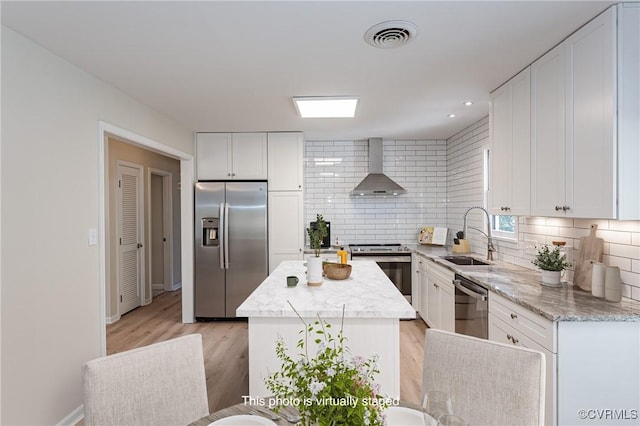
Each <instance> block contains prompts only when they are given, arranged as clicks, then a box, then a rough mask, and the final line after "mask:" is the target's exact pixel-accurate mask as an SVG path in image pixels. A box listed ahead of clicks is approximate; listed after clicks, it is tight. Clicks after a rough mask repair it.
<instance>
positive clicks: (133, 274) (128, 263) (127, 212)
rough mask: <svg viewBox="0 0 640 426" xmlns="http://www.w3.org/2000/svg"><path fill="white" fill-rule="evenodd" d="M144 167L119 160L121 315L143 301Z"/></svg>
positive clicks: (119, 287)
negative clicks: (142, 182) (142, 218)
mask: <svg viewBox="0 0 640 426" xmlns="http://www.w3.org/2000/svg"><path fill="white" fill-rule="evenodd" d="M141 180H142V167H141V166H136V165H125V164H123V163H118V235H119V237H118V238H119V241H118V289H119V291H120V315H123V314H125V313H127V312H129V311H130V310H132V309H134V308H137V307H138V306H140V305H141V304H142V303H141V301H142V292H141V287H142V285H141V284H142V275H143V268H142V259H143V258H144V256H143V252H142V248H143V245H142V241H143V235H142V232H143V227H142V220H141V217H140V216H141V212H142V191H141V188H142V184H141Z"/></svg>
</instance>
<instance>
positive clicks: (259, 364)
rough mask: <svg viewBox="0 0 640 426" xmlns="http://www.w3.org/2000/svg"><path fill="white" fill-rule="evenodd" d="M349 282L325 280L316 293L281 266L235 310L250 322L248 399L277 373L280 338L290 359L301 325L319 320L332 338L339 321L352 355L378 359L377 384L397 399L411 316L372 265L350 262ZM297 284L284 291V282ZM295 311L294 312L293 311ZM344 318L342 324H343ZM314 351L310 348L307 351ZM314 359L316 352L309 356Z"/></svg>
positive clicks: (298, 264)
mask: <svg viewBox="0 0 640 426" xmlns="http://www.w3.org/2000/svg"><path fill="white" fill-rule="evenodd" d="M352 268H353V269H352V272H351V276H350V277H349V278H347V279H346V280H342V281H334V280H330V279H327V278H324V281H323V285H322V286H320V287H309V286H308V285H307V283H306V279H305V278H306V276H305V269H306V266H305V265H304V263H303V262H302V261H284V262H282V263H281V264H280V265H279V266H278V267H277V268H276V269H275V270H274V271H273V272H272V273H271V275H269V276H268V277H267V278H266V279H265V280H264V281H263V282H262V284H260V286H259V287H258V288H257V289H256V290H255V291H254V292H253V293H252V294H251V295H250V296H249V297H248V298H247V299H246V300H245V301H244V302H243V303H242V304H241V305H240V307H238V309H237V311H236V315H237V316H239V317H247V318H248V320H249V394H250V395H251V396H253V397H260V396H267V395H269V394H270V393H269V391H268V390H267V388H266V386H265V383H264V379H265V377H266V376H267V375H268V374H271V373H273V372H275V371H278V370H279V369H280V364H281V363H280V360H278V358H277V357H276V353H275V345H276V341H277V339H278V338H279V337H282V338H283V339H284V341H285V343H286V345H287V348H288V353H289V354H290V355H293V354H297V353H299V352H300V350H299V349H298V348H296V344H297V342H298V340H300V338H301V337H303V335H301V334H300V333H299V332H300V331H301V330H303V328H304V327H303V323H302V320H301V319H300V318H299V317H298V314H299V315H300V316H301V317H302V318H303V319H304V321H306V322H313V321H315V320H317V319H318V316H319V317H320V318H321V319H322V320H325V321H327V322H329V323H330V324H332V328H331V330H332V331H331V334H332V335H333V336H334V337H336V335H337V333H338V331H339V330H340V325H341V323H342V322H343V321H344V335H345V336H346V337H347V339H348V340H347V342H346V345H347V346H348V347H349V348H350V350H351V354H352V355H361V356H363V357H365V358H369V357H371V356H372V355H374V354H377V355H378V356H379V360H378V366H379V369H380V374H379V375H378V376H377V377H376V381H377V382H378V383H379V384H380V385H381V389H382V392H383V393H386V394H388V395H389V396H392V397H400V323H399V320H400V319H414V318H415V316H416V311H415V310H414V309H413V308H412V307H411V305H410V304H409V303H408V302H407V301H406V299H405V298H404V297H403V296H402V294H401V293H400V292H399V291H398V289H397V288H396V286H395V285H394V284H393V283H392V282H391V281H390V280H389V278H388V277H387V276H386V275H385V273H384V272H383V271H382V270H381V269H380V268H379V267H378V265H377V264H376V263H375V262H370V261H359V262H353V264H352ZM290 275H294V276H297V277H298V278H299V283H298V285H297V286H295V287H287V284H286V277H287V276H290ZM292 306H293V307H295V310H296V311H297V312H298V313H297V314H296V312H295V311H294V310H293V309H292ZM343 312H344V319H343ZM312 346H313V345H312ZM309 353H310V355H313V354H315V348H313V347H312V348H311V349H310V350H309Z"/></svg>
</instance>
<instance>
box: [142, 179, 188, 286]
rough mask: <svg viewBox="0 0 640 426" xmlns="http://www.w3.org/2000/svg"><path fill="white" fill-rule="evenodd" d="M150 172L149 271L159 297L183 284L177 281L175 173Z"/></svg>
mask: <svg viewBox="0 0 640 426" xmlns="http://www.w3.org/2000/svg"><path fill="white" fill-rule="evenodd" d="M148 172H149V179H148V182H149V192H148V194H149V200H148V202H147V205H148V206H149V209H148V212H147V213H148V214H147V220H148V222H149V225H148V228H149V230H150V233H151V235H150V246H149V270H150V271H151V291H152V297H155V296H156V295H158V294H160V293H162V292H163V291H174V290H177V289H178V288H180V285H179V284H178V283H176V282H175V280H174V279H173V276H174V274H173V270H174V263H173V257H174V256H173V247H174V245H173V234H174V233H173V198H174V196H173V173H171V172H168V171H166V170H160V169H156V168H153V167H150V168H149V170H148Z"/></svg>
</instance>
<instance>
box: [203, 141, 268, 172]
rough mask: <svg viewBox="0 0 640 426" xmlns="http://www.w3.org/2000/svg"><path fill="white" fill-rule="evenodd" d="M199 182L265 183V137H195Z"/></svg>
mask: <svg viewBox="0 0 640 426" xmlns="http://www.w3.org/2000/svg"><path fill="white" fill-rule="evenodd" d="M196 162H197V174H198V180H233V179H237V180H263V179H267V134H266V133H198V134H197V135H196Z"/></svg>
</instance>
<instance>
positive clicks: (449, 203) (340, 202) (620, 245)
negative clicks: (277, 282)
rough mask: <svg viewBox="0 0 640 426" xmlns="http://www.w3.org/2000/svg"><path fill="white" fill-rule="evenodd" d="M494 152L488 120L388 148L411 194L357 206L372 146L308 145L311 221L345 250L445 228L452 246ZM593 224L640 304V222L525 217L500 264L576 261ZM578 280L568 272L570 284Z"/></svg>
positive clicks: (477, 247)
mask: <svg viewBox="0 0 640 426" xmlns="http://www.w3.org/2000/svg"><path fill="white" fill-rule="evenodd" d="M488 146H489V118H488V117H485V118H483V119H482V120H480V121H478V122H476V123H473V124H472V125H470V126H468V127H467V128H466V129H464V130H462V131H460V132H459V133H457V134H455V135H454V136H452V137H451V138H449V139H448V140H446V141H445V140H397V141H391V140H390V141H387V140H385V141H384V142H383V150H384V165H383V169H384V172H385V174H387V175H388V176H389V177H390V178H392V179H393V180H395V181H396V182H398V183H399V184H400V185H402V186H404V187H405V189H407V191H408V193H407V194H405V195H402V196H399V197H386V198H379V197H363V198H354V197H351V196H350V195H349V193H350V191H351V190H352V189H353V188H354V187H355V186H356V185H357V184H358V183H360V181H362V179H363V178H364V177H365V176H366V174H367V171H368V144H367V141H366V140H362V141H346V140H340V141H306V142H305V160H304V165H305V167H304V178H305V187H306V188H305V194H304V207H305V220H306V222H310V221H312V220H314V219H315V214H316V213H320V214H323V215H324V216H325V218H326V219H327V220H329V221H331V228H332V230H331V232H332V240H333V241H335V239H336V237H338V238H339V239H340V243H341V244H348V243H366V242H372V241H373V242H379V243H415V242H416V239H417V235H418V229H419V228H420V226H425V225H433V226H447V227H448V228H449V243H451V242H452V239H453V237H454V235H455V233H456V231H459V230H462V222H463V220H462V219H463V215H464V213H465V212H466V211H467V209H468V208H469V207H471V206H480V205H483V172H484V170H483V167H484V162H483V150H484V149H486V148H487V147H488ZM476 213H477V214H476ZM483 222H484V219H483V215H482V214H481V213H480V212H479V211H478V212H476V211H473V212H472V213H470V214H469V217H468V225H469V226H474V227H478V228H482V227H483ZM592 224H597V225H598V233H597V234H596V235H597V236H598V237H601V238H603V239H604V240H605V244H604V259H603V260H604V263H605V264H608V265H611V266H618V267H619V268H620V269H621V276H622V280H623V282H624V285H623V295H625V297H631V298H633V299H636V300H640V221H615V220H603V219H570V218H545V217H520V218H518V226H519V237H518V239H519V241H518V242H517V243H514V242H507V241H504V240H497V241H496V246H497V248H498V252H497V254H496V258H498V259H500V260H503V261H506V262H510V263H514V264H516V265H519V266H522V267H525V268H530V269H533V268H534V266H533V265H532V264H531V259H532V258H533V255H532V254H531V253H530V249H528V248H527V247H528V246H531V245H532V244H550V243H551V241H554V240H562V241H566V243H567V244H566V251H567V257H568V258H569V260H570V261H573V259H574V258H575V255H576V254H577V251H578V248H579V244H580V238H581V237H583V236H587V235H589V230H590V227H591V225H592ZM467 237H468V239H469V240H470V242H471V247H472V250H473V251H475V252H477V253H479V254H481V255H483V256H484V255H486V238H485V237H484V236H482V235H481V234H480V233H478V232H476V231H474V230H468V235H467ZM572 278H573V272H572V271H567V273H566V275H565V278H564V279H568V280H571V279H572Z"/></svg>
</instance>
